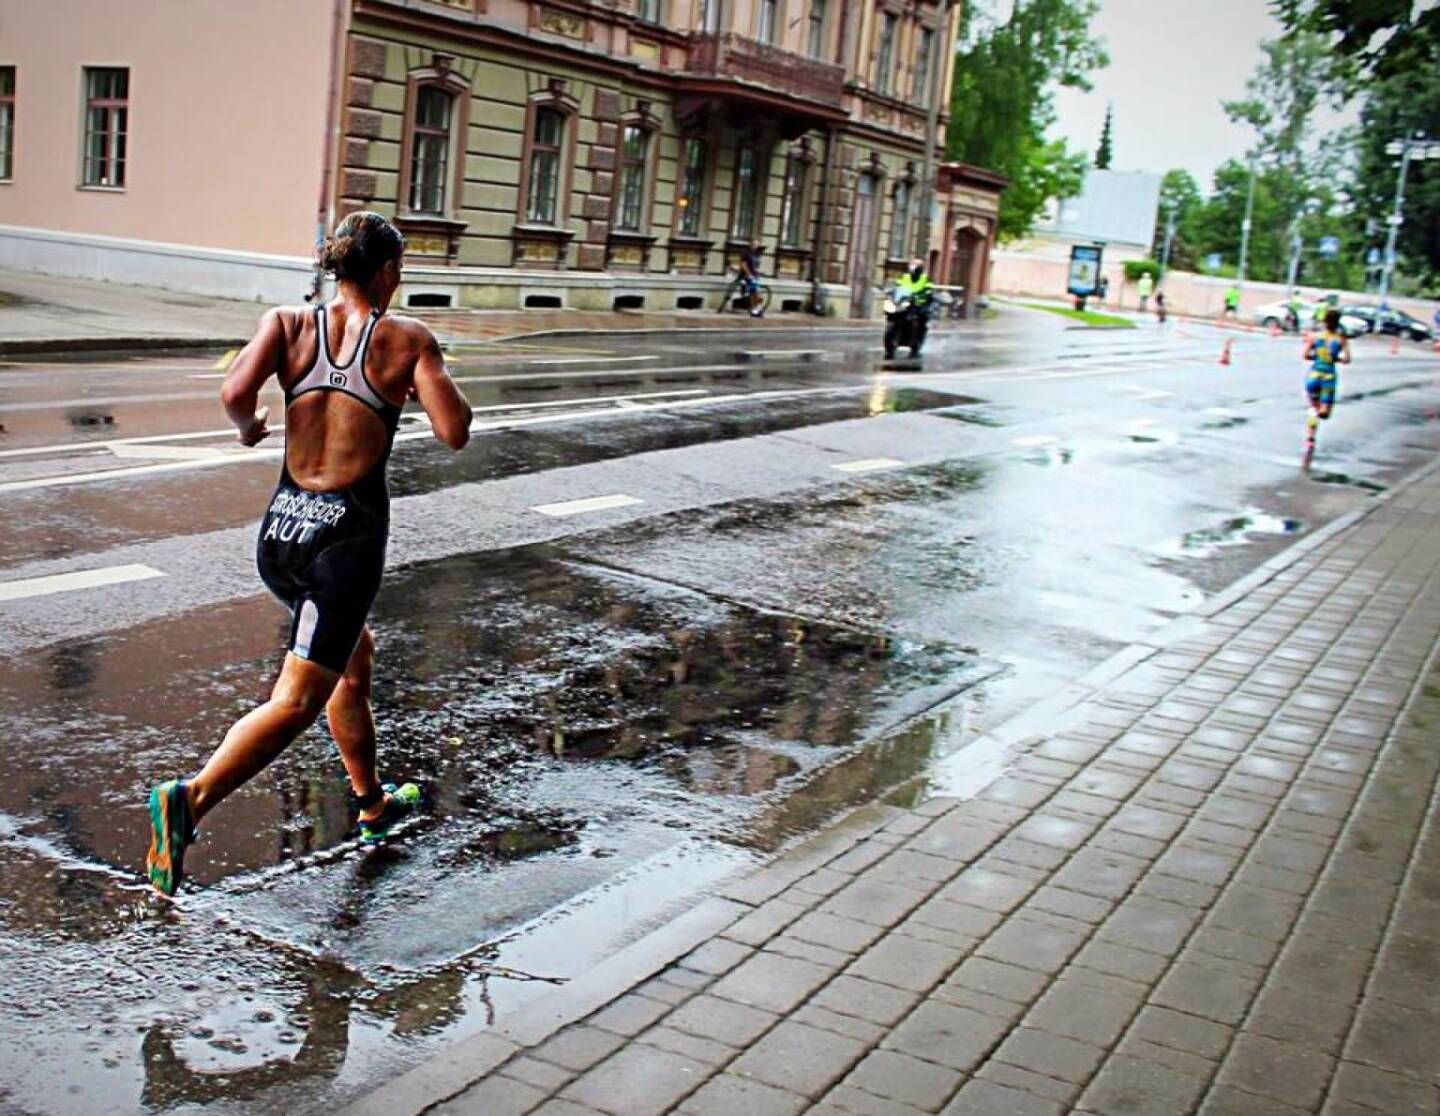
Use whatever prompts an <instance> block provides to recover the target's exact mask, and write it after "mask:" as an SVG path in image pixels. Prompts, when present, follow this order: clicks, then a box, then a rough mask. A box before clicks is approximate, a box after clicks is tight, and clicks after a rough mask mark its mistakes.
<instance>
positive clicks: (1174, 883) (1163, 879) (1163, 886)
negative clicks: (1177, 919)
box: [1134, 872, 1220, 911]
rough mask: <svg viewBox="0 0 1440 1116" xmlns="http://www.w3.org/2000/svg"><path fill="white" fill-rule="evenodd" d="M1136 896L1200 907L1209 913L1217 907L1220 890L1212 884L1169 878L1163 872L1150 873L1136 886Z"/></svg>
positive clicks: (1175, 877)
mask: <svg viewBox="0 0 1440 1116" xmlns="http://www.w3.org/2000/svg"><path fill="white" fill-rule="evenodd" d="M1134 894H1136V895H1143V896H1145V897H1146V898H1147V899H1163V900H1164V901H1165V902H1167V903H1179V904H1180V905H1181V906H1184V907H1198V908H1199V909H1201V910H1203V911H1208V910H1209V909H1210V908H1211V907H1213V906H1214V905H1215V897H1216V896H1217V895H1219V894H1220V889H1219V888H1217V887H1215V886H1213V885H1212V884H1204V883H1197V882H1196V881H1194V880H1182V879H1180V877H1179V876H1167V875H1165V874H1164V873H1163V872H1150V873H1149V874H1148V875H1146V877H1145V878H1144V879H1143V880H1141V881H1140V882H1139V883H1138V884H1136V885H1135V892H1134Z"/></svg>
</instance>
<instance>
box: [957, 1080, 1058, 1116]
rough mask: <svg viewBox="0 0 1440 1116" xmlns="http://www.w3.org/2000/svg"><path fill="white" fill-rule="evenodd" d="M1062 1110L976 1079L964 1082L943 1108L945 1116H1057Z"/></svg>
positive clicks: (1029, 1094)
mask: <svg viewBox="0 0 1440 1116" xmlns="http://www.w3.org/2000/svg"><path fill="white" fill-rule="evenodd" d="M1063 1111H1064V1109H1063V1108H1062V1107H1061V1106H1060V1105H1058V1104H1056V1103H1055V1102H1054V1101H1052V1100H1046V1099H1045V1098H1044V1097H1037V1096H1036V1095H1035V1094H1034V1093H1027V1092H1024V1091H1023V1090H1020V1089H1012V1088H1009V1087H1008V1086H1005V1085H1000V1084H997V1083H996V1082H993V1081H981V1080H979V1079H978V1078H977V1079H975V1080H973V1081H967V1082H966V1083H965V1084H964V1085H963V1086H961V1088H960V1092H959V1093H957V1094H956V1095H955V1099H954V1100H953V1101H951V1102H950V1103H949V1104H947V1105H946V1106H945V1109H944V1113H945V1116H1060V1113H1062V1112H1063Z"/></svg>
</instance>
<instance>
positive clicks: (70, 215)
mask: <svg viewBox="0 0 1440 1116" xmlns="http://www.w3.org/2000/svg"><path fill="white" fill-rule="evenodd" d="M333 13H334V8H333V7H332V4H331V2H330V0H303V2H297V0H245V2H244V3H235V2H234V0H43V2H41V0H26V2H24V3H8V4H5V5H3V7H0V63H4V64H13V65H14V66H15V67H16V71H17V74H16V122H15V166H14V178H13V180H12V181H11V182H9V183H6V184H3V185H0V225H17V226H25V227H31V228H41V229H50V230H58V231H63V232H73V233H87V234H97V235H103V236H111V237H122V238H130V239H138V240H148V241H159V242H164V243H171V244H189V245H200V246H205V247H211V248H225V249H234V250H240V251H249V252H263V253H272V254H279V255H292V256H293V255H307V254H308V253H309V252H310V248H311V245H312V243H313V241H314V235H315V220H316V214H317V205H318V202H319V194H320V178H321V167H322V163H323V158H324V151H323V149H322V146H323V143H324V138H325V137H324V131H325V109H326V92H327V88H328V83H329V72H328V68H329V56H330V27H331V20H332V18H333ZM85 66H126V67H129V70H130V119H129V151H128V159H127V166H126V182H125V187H124V189H123V190H95V189H83V188H79V187H78V185H77V184H78V183H79V181H80V149H81V144H82V138H83V137H82V129H83V126H84V90H83V74H82V68H83V67H85Z"/></svg>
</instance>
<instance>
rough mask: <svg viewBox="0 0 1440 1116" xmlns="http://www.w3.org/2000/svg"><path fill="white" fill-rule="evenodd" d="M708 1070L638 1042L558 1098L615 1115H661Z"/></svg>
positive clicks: (696, 1083)
mask: <svg viewBox="0 0 1440 1116" xmlns="http://www.w3.org/2000/svg"><path fill="white" fill-rule="evenodd" d="M710 1072H711V1071H710V1067H708V1066H706V1065H704V1064H703V1063H701V1062H697V1061H695V1060H694V1059H692V1058H686V1057H684V1056H683V1055H680V1054H675V1053H672V1052H671V1051H669V1050H661V1049H660V1048H659V1047H656V1046H650V1045H648V1044H646V1043H640V1042H637V1043H632V1044H631V1045H629V1046H627V1047H625V1049H623V1050H621V1051H620V1052H619V1053H617V1054H615V1055H613V1056H612V1057H610V1058H607V1059H606V1060H605V1061H603V1062H601V1063H600V1064H599V1065H598V1066H596V1067H595V1068H594V1069H592V1070H590V1071H589V1072H588V1073H586V1074H584V1075H583V1076H581V1077H580V1078H578V1079H576V1080H575V1081H574V1082H572V1083H571V1084H570V1085H568V1086H566V1088H565V1091H564V1092H563V1093H562V1094H561V1097H562V1098H563V1099H564V1100H570V1101H575V1102H576V1103H578V1104H588V1105H589V1106H590V1107H591V1108H598V1109H600V1110H601V1111H602V1112H612V1113H615V1114H616V1116H660V1114H661V1113H663V1112H667V1111H669V1109H670V1108H671V1107H673V1106H674V1105H675V1103H676V1102H677V1101H679V1100H680V1099H681V1098H682V1097H684V1096H685V1095H686V1094H687V1093H689V1092H691V1091H692V1090H693V1089H695V1087H696V1086H698V1085H699V1084H700V1083H701V1082H702V1081H704V1080H705V1079H706V1077H708V1076H709V1075H710Z"/></svg>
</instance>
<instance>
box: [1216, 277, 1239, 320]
mask: <svg viewBox="0 0 1440 1116" xmlns="http://www.w3.org/2000/svg"><path fill="white" fill-rule="evenodd" d="M1220 317H1221V318H1226V317H1229V318H1239V317H1240V287H1239V286H1238V285H1237V284H1235V283H1231V284H1230V286H1229V288H1228V289H1227V290H1226V291H1225V309H1224V310H1222V311H1221V312H1220Z"/></svg>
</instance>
